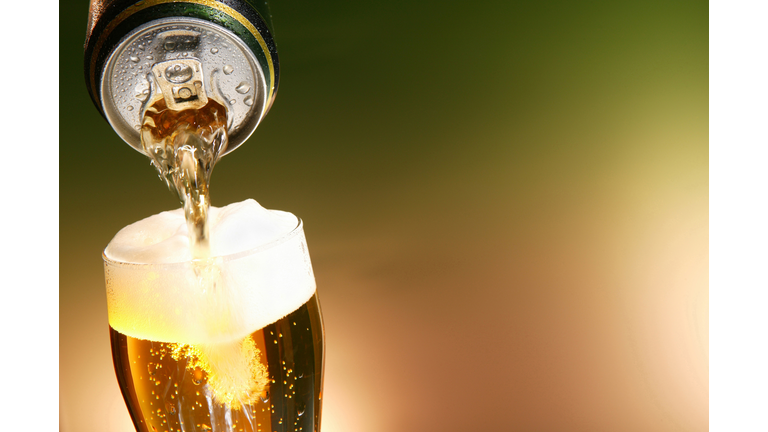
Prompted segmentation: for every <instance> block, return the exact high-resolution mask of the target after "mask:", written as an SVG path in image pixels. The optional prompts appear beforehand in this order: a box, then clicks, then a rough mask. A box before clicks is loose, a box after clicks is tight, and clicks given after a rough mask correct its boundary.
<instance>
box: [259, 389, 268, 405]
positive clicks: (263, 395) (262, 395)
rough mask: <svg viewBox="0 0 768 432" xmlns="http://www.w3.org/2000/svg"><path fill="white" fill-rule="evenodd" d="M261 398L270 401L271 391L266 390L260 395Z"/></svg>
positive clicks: (263, 400)
mask: <svg viewBox="0 0 768 432" xmlns="http://www.w3.org/2000/svg"><path fill="white" fill-rule="evenodd" d="M259 399H261V401H262V402H264V403H267V402H269V391H268V390H265V391H264V392H262V393H261V394H260V395H259Z"/></svg>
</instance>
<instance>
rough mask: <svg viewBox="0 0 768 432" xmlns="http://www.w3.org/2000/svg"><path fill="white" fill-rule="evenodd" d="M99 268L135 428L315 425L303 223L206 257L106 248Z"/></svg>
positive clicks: (316, 396) (310, 281)
mask: <svg viewBox="0 0 768 432" xmlns="http://www.w3.org/2000/svg"><path fill="white" fill-rule="evenodd" d="M104 268H105V279H106V285H107V303H108V311H109V323H110V335H111V341H112V358H113V361H114V365H115V372H116V374H117V379H118V382H119V384H120V389H121V391H122V393H123V397H124V398H125V402H126V405H127V406H128V410H129V411H130V415H131V418H132V419H133V423H134V425H135V427H136V430H137V431H139V432H158V431H184V432H190V431H195V432H197V431H200V432H203V431H205V432H211V431H213V432H218V431H227V432H229V431H243V432H250V431H253V432H257V431H265V432H267V431H269V432H271V431H307V432H310V431H319V430H320V414H321V405H322V387H323V351H324V341H323V323H322V316H321V313H320V306H319V303H318V299H317V294H316V293H315V281H314V274H313V272H312V267H311V264H310V261H309V254H308V249H307V246H306V240H305V238H304V232H303V228H302V223H301V220H299V221H298V226H297V227H296V228H295V229H294V230H293V231H292V232H291V233H289V234H287V235H285V236H283V237H281V238H279V239H278V240H276V241H273V242H271V243H268V244H265V245H262V246H260V247H257V248H255V249H252V250H249V251H245V252H241V253H237V254H233V255H228V256H224V257H215V258H213V259H212V260H211V261H210V262H209V263H208V264H207V265H201V264H200V263H199V262H183V263H173V264H133V263H126V262H119V261H114V260H112V259H110V258H108V257H107V256H106V254H105V255H104ZM260 287H269V288H268V289H261V288H260Z"/></svg>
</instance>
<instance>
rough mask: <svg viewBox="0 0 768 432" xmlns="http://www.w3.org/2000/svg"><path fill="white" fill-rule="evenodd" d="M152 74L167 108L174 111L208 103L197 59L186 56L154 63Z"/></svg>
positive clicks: (199, 106) (194, 107)
mask: <svg viewBox="0 0 768 432" xmlns="http://www.w3.org/2000/svg"><path fill="white" fill-rule="evenodd" d="M152 74H153V75H154V77H155V82H157V86H158V87H159V88H160V92H161V93H162V94H163V99H165V104H166V105H167V106H168V108H170V109H172V110H174V111H182V110H186V109H199V108H202V107H204V106H205V104H207V103H208V95H206V94H205V87H204V86H203V67H202V64H201V63H200V61H199V60H197V59H193V58H187V59H175V60H166V61H162V62H159V63H155V65H154V66H152Z"/></svg>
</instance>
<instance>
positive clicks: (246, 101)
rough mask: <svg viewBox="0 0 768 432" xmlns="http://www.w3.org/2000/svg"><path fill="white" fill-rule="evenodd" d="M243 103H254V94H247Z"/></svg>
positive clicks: (249, 104)
mask: <svg viewBox="0 0 768 432" xmlns="http://www.w3.org/2000/svg"><path fill="white" fill-rule="evenodd" d="M243 103H244V104H246V105H248V106H251V105H253V96H250V95H249V96H246V97H245V99H243Z"/></svg>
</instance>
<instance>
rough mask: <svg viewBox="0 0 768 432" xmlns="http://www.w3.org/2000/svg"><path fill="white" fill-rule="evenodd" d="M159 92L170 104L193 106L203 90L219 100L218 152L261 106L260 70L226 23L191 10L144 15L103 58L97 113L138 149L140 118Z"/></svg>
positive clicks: (249, 126) (247, 127)
mask: <svg viewBox="0 0 768 432" xmlns="http://www.w3.org/2000/svg"><path fill="white" fill-rule="evenodd" d="M159 92H162V94H163V97H165V98H166V102H167V103H168V106H169V107H171V108H172V109H174V108H173V107H174V106H175V107H176V108H177V109H185V108H198V107H200V106H202V105H204V104H205V103H204V102H203V103H202V104H201V101H203V100H205V101H207V98H213V99H215V100H217V101H219V102H220V103H221V104H222V105H224V106H225V107H227V119H228V134H229V145H228V146H227V149H226V150H225V151H224V153H223V154H226V153H228V152H230V151H232V150H233V149H235V148H236V147H237V146H239V145H240V144H242V143H243V142H244V141H245V140H246V139H248V137H249V136H250V135H251V133H253V131H254V130H255V129H256V126H258V124H259V122H260V121H261V119H262V117H263V116H264V111H265V109H266V99H267V87H266V80H265V78H264V71H263V70H262V69H261V67H260V66H259V64H258V61H257V60H256V58H255V56H254V55H253V53H252V52H251V51H250V50H249V49H248V48H247V47H246V46H245V45H244V44H243V43H242V42H241V41H240V40H239V39H238V38H237V37H236V36H235V35H234V34H232V33H230V32H229V31H228V30H226V29H224V28H221V27H218V26H216V25H214V24H211V23H209V22H207V21H203V20H200V19H196V18H185V17H177V18H166V19H160V20H156V21H151V22H149V23H146V24H144V25H143V26H141V27H139V28H137V29H135V30H134V31H133V32H131V33H129V34H128V35H127V36H126V37H125V38H123V40H122V41H121V42H120V43H119V44H118V46H117V47H116V48H115V50H113V52H112V53H111V54H110V56H109V58H108V59H107V61H106V64H105V67H104V73H103V75H102V80H101V103H102V107H103V108H104V113H105V114H106V116H107V120H108V121H109V123H110V124H111V125H112V127H113V128H114V129H115V131H116V132H117V134H118V135H120V137H121V138H122V139H123V140H124V141H125V142H127V143H128V144H130V145H131V146H132V147H133V148H135V149H136V150H138V151H140V152H142V153H143V150H142V146H141V138H140V135H139V131H140V129H141V118H142V116H143V112H144V110H145V109H146V104H147V102H148V101H151V100H153V97H152V96H154V95H155V94H156V93H159ZM169 98H170V99H171V100H170V102H169Z"/></svg>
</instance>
